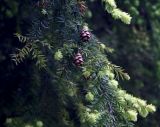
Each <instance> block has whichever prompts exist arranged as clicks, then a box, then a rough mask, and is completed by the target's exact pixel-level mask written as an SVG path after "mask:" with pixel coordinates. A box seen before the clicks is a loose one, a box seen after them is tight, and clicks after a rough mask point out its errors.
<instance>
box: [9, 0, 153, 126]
mask: <svg viewBox="0 0 160 127" xmlns="http://www.w3.org/2000/svg"><path fill="white" fill-rule="evenodd" d="M103 2H104V4H105V6H106V9H107V11H108V12H109V13H110V14H111V15H112V16H113V17H114V18H115V19H120V20H121V21H123V22H124V23H126V24H129V23H130V20H131V17H130V16H129V14H127V13H125V12H123V11H121V10H120V9H118V8H117V5H116V3H115V1H114V0H103ZM34 7H35V9H34V11H33V16H32V21H33V24H32V28H31V29H30V31H29V33H28V34H27V35H26V36H22V35H20V34H15V35H16V36H17V37H18V39H19V40H20V41H21V42H22V43H23V44H24V47H23V48H22V49H18V50H17V53H16V54H12V55H11V56H12V59H13V60H14V61H15V63H16V64H18V63H20V62H21V61H23V60H24V59H25V58H26V57H28V56H30V57H31V58H32V59H33V60H34V61H35V62H36V65H37V66H38V68H39V69H40V70H39V71H37V70H36V69H34V73H35V74H36V76H35V78H38V81H39V82H38V84H37V85H36V86H34V87H33V88H32V90H31V91H32V92H31V93H30V94H32V96H34V97H33V98H34V99H35V100H34V102H31V103H29V104H28V105H27V106H26V105H25V106H24V109H23V110H24V111H19V112H20V114H22V115H20V116H19V117H16V118H8V119H7V120H6V125H7V126H11V127H12V126H15V127H19V126H24V127H34V126H35V127H36V126H37V127H42V126H44V127H54V126H55V127H65V126H66V127H88V126H89V127H104V126H107V127H122V126H125V127H132V126H133V123H132V122H136V121H137V115H138V114H140V115H141V116H142V117H146V116H147V115H148V113H150V112H155V110H156V109H155V106H153V105H152V104H149V105H148V104H147V103H146V101H144V100H141V99H139V98H136V97H133V96H132V95H130V94H128V93H127V92H126V91H125V90H122V89H121V87H120V86H119V83H118V81H117V80H118V79H120V78H122V79H127V80H129V79H130V77H129V75H128V74H127V73H125V72H124V70H123V69H122V68H121V67H119V66H116V65H114V64H112V63H111V62H110V61H109V60H108V58H107V55H108V53H110V52H112V49H111V48H109V47H107V46H106V45H105V44H103V43H102V42H100V41H99V40H98V39H97V38H96V37H95V36H94V35H93V34H92V33H91V30H90V29H89V28H88V26H87V25H86V23H85V21H84V20H83V13H84V11H85V10H86V8H87V7H86V6H85V3H84V1H81V0H78V1H77V0H41V1H38V2H36V3H34Z"/></svg>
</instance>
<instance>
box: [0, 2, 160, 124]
mask: <svg viewBox="0 0 160 127" xmlns="http://www.w3.org/2000/svg"><path fill="white" fill-rule="evenodd" d="M117 2H118V6H119V7H120V8H121V9H123V10H125V11H127V12H129V13H130V14H131V15H132V17H133V20H132V23H131V25H129V26H126V25H124V24H123V23H121V22H120V21H119V20H117V21H115V20H113V19H112V18H111V15H110V14H107V13H106V12H105V9H104V6H103V4H102V2H101V1H100V0H91V1H88V4H89V11H88V13H87V14H86V18H87V20H88V23H89V25H90V26H91V28H92V29H93V31H94V32H95V34H96V35H97V36H98V37H100V38H101V40H103V42H106V44H107V45H110V47H112V48H114V49H115V52H114V54H112V55H111V56H110V57H111V59H112V61H114V63H115V64H117V65H120V66H122V67H125V69H126V71H127V72H128V73H129V74H130V76H131V80H130V81H129V82H122V83H121V84H124V85H123V87H124V88H125V89H127V90H128V91H130V92H131V93H133V94H134V95H135V96H141V97H143V98H144V99H146V100H149V102H150V103H153V104H155V105H157V107H158V106H159V105H160V101H159V98H160V94H159V89H160V85H159V79H160V76H159V74H160V61H159V59H160V56H159V52H160V45H159V40H160V37H159V34H160V21H159V20H160V19H159V15H160V4H159V3H160V1H159V0H151V1H147V0H134V1H133V0H124V1H117ZM29 4H30V3H29V2H28V1H27V0H24V1H21V0H12V1H10V0H1V1H0V40H1V43H0V100H1V101H0V109H1V112H0V126H1V127H3V125H1V124H3V123H4V122H5V118H6V115H7V117H10V116H11V117H14V116H18V115H21V114H16V112H17V111H19V110H21V109H22V108H21V107H23V106H24V105H28V106H27V107H26V108H30V105H29V104H30V103H32V102H37V105H38V101H39V100H38V98H36V97H37V96H38V95H39V93H37V92H35V88H36V89H37V88H39V86H38V84H39V82H41V81H40V80H39V75H40V74H39V73H38V70H36V69H35V67H34V64H32V62H31V61H30V60H25V62H24V63H21V64H20V66H15V65H14V64H13V63H12V61H11V60H10V54H11V53H13V51H14V50H15V47H19V46H22V45H20V44H19V42H18V40H17V39H16V38H15V37H14V35H13V33H15V32H21V33H25V32H27V28H28V27H29V25H28V21H30V17H29V14H30V13H31V12H29V7H30V6H28V5H29ZM45 79H46V78H45ZM46 89H47V88H46ZM38 92H41V90H39V91H38ZM45 92H49V93H50V94H52V91H45ZM27 93H31V94H27ZM44 94H45V93H44ZM32 95H35V98H33V96H32ZM22 97H23V98H22ZM45 99H46V98H44V100H45ZM48 99H49V98H48ZM26 100H27V101H26ZM41 101H43V100H41ZM13 102H14V103H13ZM15 102H16V103H15ZM26 102H27V104H26ZM46 107H47V106H46ZM21 112H25V110H24V111H21ZM48 113H49V112H48ZM35 115H36V113H35ZM158 116H160V111H159V109H158V110H157V112H156V113H155V114H154V115H150V116H149V117H148V118H147V119H145V120H144V119H143V120H139V121H138V125H137V126H138V127H141V126H145V127H159V126H160V123H159V121H160V118H159V117H158Z"/></svg>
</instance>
